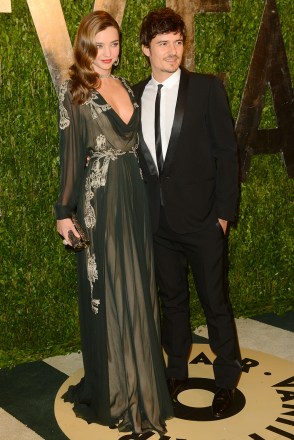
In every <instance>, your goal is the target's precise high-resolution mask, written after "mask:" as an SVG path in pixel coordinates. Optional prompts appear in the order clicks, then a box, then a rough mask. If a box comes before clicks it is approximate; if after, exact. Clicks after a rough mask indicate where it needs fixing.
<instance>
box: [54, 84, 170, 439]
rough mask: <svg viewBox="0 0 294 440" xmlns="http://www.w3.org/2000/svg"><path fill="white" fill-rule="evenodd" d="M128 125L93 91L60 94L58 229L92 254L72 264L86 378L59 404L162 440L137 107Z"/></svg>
mask: <svg viewBox="0 0 294 440" xmlns="http://www.w3.org/2000/svg"><path fill="white" fill-rule="evenodd" d="M113 80H114V81H121V82H122V84H123V85H124V87H125V88H126V90H127V92H128V93H129V96H130V99H131V100H132V103H133V107H134V112H133V115H132V117H131V119H130V121H129V122H128V123H127V124H126V123H125V122H124V121H122V119H121V118H120V117H119V116H118V114H117V113H116V112H115V111H114V110H113V109H112V108H111V106H110V105H108V104H107V102H106V101H105V100H104V99H103V97H102V96H101V95H100V94H99V93H98V92H97V91H95V90H93V91H92V94H91V97H90V99H89V100H88V101H86V102H85V103H84V104H82V105H74V104H72V102H71V93H70V90H69V85H70V83H69V82H68V81H66V82H65V83H63V84H62V86H61V88H60V92H59V128H60V148H61V178H60V182H61V187H60V194H59V198H58V201H57V203H56V205H55V209H56V216H57V218H58V219H63V218H67V217H70V216H71V215H72V213H73V212H77V216H78V218H79V220H80V222H81V223H82V225H83V226H84V228H85V229H86V231H87V233H88V235H89V238H90V241H91V245H90V247H89V248H87V249H85V250H83V251H81V252H79V253H78V254H77V266H78V295H79V317H80V330H81V341H82V352H83V362H84V369H85V374H84V378H83V379H82V381H81V382H80V383H79V384H77V385H76V386H71V387H70V388H69V390H68V391H67V392H66V394H65V395H64V396H63V398H64V400H65V401H67V402H72V403H73V404H74V406H73V409H74V411H75V413H76V415H77V416H78V417H82V418H84V419H85V420H87V421H88V422H89V423H92V422H95V423H100V424H103V425H109V426H113V425H117V426H118V429H119V430H120V431H133V432H137V433H140V432H144V431H148V430H155V431H157V432H159V433H163V432H164V431H165V421H166V420H167V419H168V418H170V417H172V414H173V410H172V404H171V401H170V397H169V394H168V390H167V386H166V379H165V372H164V362H163V356H162V350H161V346H160V330H159V316H158V304H157V294H156V287H155V279H154V268H153V250H152V236H151V230H150V224H149V213H148V206H147V199H146V195H145V188H144V182H143V180H142V176H141V172H140V168H139V165H138V159H137V154H136V149H137V127H138V121H139V109H138V105H137V104H136V102H135V101H134V97H133V94H132V90H131V88H130V86H129V85H128V83H127V82H126V81H125V80H124V79H123V78H114V77H113Z"/></svg>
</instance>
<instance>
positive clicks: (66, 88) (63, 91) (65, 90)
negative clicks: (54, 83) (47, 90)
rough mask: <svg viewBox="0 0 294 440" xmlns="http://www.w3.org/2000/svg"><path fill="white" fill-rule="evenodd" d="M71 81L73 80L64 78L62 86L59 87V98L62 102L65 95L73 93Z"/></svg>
mask: <svg viewBox="0 0 294 440" xmlns="http://www.w3.org/2000/svg"><path fill="white" fill-rule="evenodd" d="M71 82H72V81H71V80H70V79H66V80H64V81H63V82H62V83H61V84H60V86H59V88H58V99H59V101H60V102H63V101H64V99H65V96H66V95H67V94H69V95H71V91H70V89H71Z"/></svg>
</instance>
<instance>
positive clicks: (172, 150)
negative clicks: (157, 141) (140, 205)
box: [133, 69, 239, 233]
mask: <svg viewBox="0 0 294 440" xmlns="http://www.w3.org/2000/svg"><path fill="white" fill-rule="evenodd" d="M149 79H150V78H148V79H147V80H145V81H142V82H140V83H139V84H137V85H135V86H134V87H133V89H134V93H135V97H136V99H137V102H138V104H140V102H141V96H142V94H143V91H144V88H145V86H146V84H147V83H148V81H149ZM139 139H140V140H139V161H140V166H141V169H142V172H143V177H144V181H145V183H146V188H147V194H148V200H149V207H150V213H151V219H152V227H153V232H156V230H157V229H158V223H159V212H160V203H161V202H160V200H161V197H162V201H163V204H164V208H165V213H166V217H167V220H168V223H169V225H170V227H171V228H172V229H173V230H174V231H175V232H178V233H188V232H195V231H197V230H199V229H200V228H201V227H202V226H203V223H204V222H207V221H217V218H222V219H225V220H230V221H234V219H235V213H236V208H237V200H238V191H239V189H238V159H237V147H236V142H235V134H234V128H233V121H232V116H231V112H230V109H229V105H228V100H227V95H226V92H225V89H224V87H223V85H222V83H221V81H220V80H219V79H217V78H216V77H214V76H213V75H202V74H196V73H191V72H188V71H187V70H185V69H181V77H180V84H179V92H178V98H177V103H176V109H175V117H174V122H173V127H172V132H171V137H170V141H169V145H168V149H167V153H166V157H165V162H164V167H163V172H162V174H161V176H160V178H159V176H158V172H157V168H156V165H155V163H154V161H153V159H152V157H151V155H150V152H149V149H148V147H147V145H146V143H145V141H144V138H143V135H142V129H141V127H140V130H139Z"/></svg>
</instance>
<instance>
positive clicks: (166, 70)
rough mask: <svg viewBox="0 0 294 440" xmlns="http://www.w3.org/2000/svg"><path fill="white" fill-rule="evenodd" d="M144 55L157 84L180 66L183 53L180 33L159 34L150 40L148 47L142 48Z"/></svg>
mask: <svg viewBox="0 0 294 440" xmlns="http://www.w3.org/2000/svg"><path fill="white" fill-rule="evenodd" d="M142 50H143V53H144V55H146V56H147V57H148V58H149V60H150V65H151V69H152V74H153V76H154V78H155V79H156V80H157V81H158V82H162V81H164V80H165V79H167V78H168V77H169V76H171V75H172V74H173V73H174V72H175V71H176V70H177V69H178V67H179V66H180V64H181V62H182V57H183V51H184V42H183V36H182V34H180V33H173V32H171V33H169V34H160V35H156V37H154V38H153V40H151V43H150V46H149V47H146V46H142Z"/></svg>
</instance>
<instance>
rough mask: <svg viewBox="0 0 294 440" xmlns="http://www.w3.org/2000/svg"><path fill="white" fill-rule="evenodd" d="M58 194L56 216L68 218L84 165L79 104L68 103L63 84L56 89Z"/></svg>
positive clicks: (76, 200)
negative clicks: (57, 98)
mask: <svg viewBox="0 0 294 440" xmlns="http://www.w3.org/2000/svg"><path fill="white" fill-rule="evenodd" d="M58 124H59V142H60V168H61V171H60V193H59V197H58V200H57V203H56V204H55V213H56V218H57V219H59V220H61V219H64V218H69V217H71V216H72V213H73V212H74V211H75V210H76V207H77V202H78V198H79V194H80V190H81V184H82V177H83V172H84V165H85V156H86V155H85V148H84V145H83V142H82V136H81V125H80V111H79V106H78V105H74V104H72V102H71V96H70V93H69V91H68V90H67V83H64V84H63V85H62V86H61V88H60V92H59V111H58Z"/></svg>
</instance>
